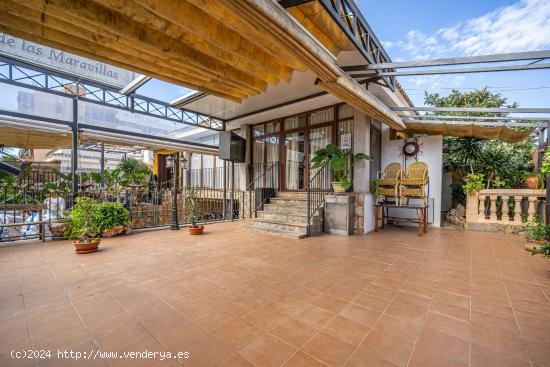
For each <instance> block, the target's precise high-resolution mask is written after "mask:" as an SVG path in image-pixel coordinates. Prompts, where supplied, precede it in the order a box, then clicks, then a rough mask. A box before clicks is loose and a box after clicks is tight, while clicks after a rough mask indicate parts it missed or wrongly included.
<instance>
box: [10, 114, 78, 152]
mask: <svg viewBox="0 0 550 367" xmlns="http://www.w3.org/2000/svg"><path fill="white" fill-rule="evenodd" d="M71 141H72V133H71V130H70V128H69V127H68V126H63V125H58V124H48V123H39V122H33V121H29V120H25V119H19V118H14V117H11V116H0V144H2V145H4V146H6V147H16V148H22V149H52V148H70V147H71V144H72V143H71Z"/></svg>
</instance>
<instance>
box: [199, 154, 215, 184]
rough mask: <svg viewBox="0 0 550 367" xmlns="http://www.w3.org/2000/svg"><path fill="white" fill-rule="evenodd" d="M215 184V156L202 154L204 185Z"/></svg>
mask: <svg viewBox="0 0 550 367" xmlns="http://www.w3.org/2000/svg"><path fill="white" fill-rule="evenodd" d="M213 184H214V157H213V156H211V155H206V154H205V155H203V156H202V187H212V185H213Z"/></svg>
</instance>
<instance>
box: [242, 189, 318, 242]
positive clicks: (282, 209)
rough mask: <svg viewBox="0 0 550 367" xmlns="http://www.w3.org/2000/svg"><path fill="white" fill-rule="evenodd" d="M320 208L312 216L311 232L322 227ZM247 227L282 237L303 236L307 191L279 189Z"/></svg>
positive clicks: (305, 222) (305, 227)
mask: <svg viewBox="0 0 550 367" xmlns="http://www.w3.org/2000/svg"><path fill="white" fill-rule="evenodd" d="M322 210H323V209H322V208H321V209H320V210H319V211H318V212H317V213H316V214H315V215H314V216H313V218H312V229H311V233H312V234H314V233H319V232H321V231H322V229H323V216H322ZM248 228H249V229H252V230H256V231H261V232H266V233H271V234H275V235H279V236H283V237H290V238H304V237H306V236H307V193H306V192H291V191H281V192H278V193H277V194H276V196H275V197H274V198H271V199H270V200H269V203H267V204H264V210H263V211H258V217H257V218H253V219H250V225H249V226H248Z"/></svg>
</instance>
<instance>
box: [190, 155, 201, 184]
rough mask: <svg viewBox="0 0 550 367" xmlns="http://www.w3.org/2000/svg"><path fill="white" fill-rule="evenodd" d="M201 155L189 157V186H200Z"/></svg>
mask: <svg viewBox="0 0 550 367" xmlns="http://www.w3.org/2000/svg"><path fill="white" fill-rule="evenodd" d="M200 177H201V154H193V155H192V156H191V186H200V184H201V182H200Z"/></svg>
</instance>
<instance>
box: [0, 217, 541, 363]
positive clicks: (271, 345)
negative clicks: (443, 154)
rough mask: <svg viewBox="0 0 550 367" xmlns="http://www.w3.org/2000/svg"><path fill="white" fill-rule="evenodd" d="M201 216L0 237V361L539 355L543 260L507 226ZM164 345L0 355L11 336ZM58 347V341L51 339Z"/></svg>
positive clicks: (512, 358)
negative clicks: (280, 229) (160, 225)
mask: <svg viewBox="0 0 550 367" xmlns="http://www.w3.org/2000/svg"><path fill="white" fill-rule="evenodd" d="M242 226H243V224H242V223H224V224H212V225H209V226H207V230H206V234H205V235H203V236H200V237H190V236H189V235H188V234H187V231H186V229H183V230H181V231H179V232H175V231H169V230H162V231H154V232H147V233H139V234H133V235H131V236H127V237H118V238H111V239H104V240H103V241H102V246H101V248H102V250H101V251H100V252H97V253H95V254H88V255H76V254H74V253H73V251H72V248H71V247H72V245H71V244H70V243H69V242H67V241H62V242H48V243H45V244H42V243H33V244H27V245H19V246H11V247H1V248H0V274H1V277H0V365H1V366H11V365H17V366H27V365H28V366H31V365H35V366H43V365H51V366H65V365H66V366H81V365H83V366H96V365H102V366H105V365H107V366H161V365H162V366H164V365H168V366H181V365H185V366H218V365H219V366H334V367H336V366H359V367H365V366H367V367H368V366H375V367H378V366H382V367H383V366H401V367H403V366H411V367H413V366H422V367H428V366H445V367H452V366H484V367H489V366H499V367H500V366H531V367H542V366H550V348H549V346H550V273H549V270H550V261H549V260H546V259H543V258H541V257H538V256H537V257H532V256H530V255H529V254H528V253H527V252H525V251H524V250H523V241H522V237H521V236H517V235H505V234H489V233H479V232H465V231H459V230H451V229H440V230H438V229H432V230H430V232H429V233H428V234H427V235H426V236H425V237H417V236H416V230H415V229H413V228H411V229H404V228H397V227H390V228H387V229H385V230H383V231H381V232H379V233H374V234H369V235H367V236H352V237H338V236H332V235H323V236H319V237H313V238H309V239H305V240H291V239H286V238H279V237H274V236H270V235H264V234H261V233H256V232H248V231H244V230H243V229H242ZM29 348H30V349H35V350H48V349H49V350H52V351H57V350H58V349H60V350H65V349H66V350H73V351H81V352H85V351H88V353H89V352H90V351H94V352H95V351H96V350H101V351H118V352H123V351H126V352H129V351H135V352H141V351H145V350H147V351H155V352H160V351H170V352H178V351H181V352H188V353H189V358H188V359H185V358H182V359H170V360H164V361H161V360H159V359H158V358H157V359H132V360H129V359H116V358H115V359H95V360H94V359H91V360H79V361H75V360H67V359H57V358H55V357H56V355H54V356H53V357H54V358H51V359H38V358H37V359H19V360H16V359H12V358H11V357H10V355H9V353H10V351H11V350H14V349H15V350H23V349H29ZM56 353H57V352H56Z"/></svg>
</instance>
